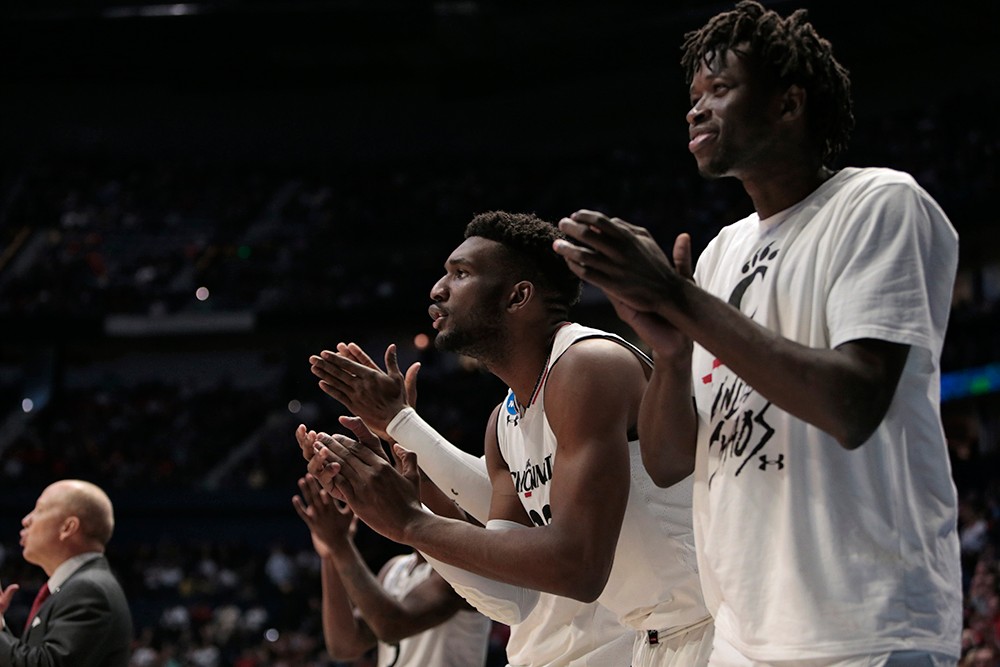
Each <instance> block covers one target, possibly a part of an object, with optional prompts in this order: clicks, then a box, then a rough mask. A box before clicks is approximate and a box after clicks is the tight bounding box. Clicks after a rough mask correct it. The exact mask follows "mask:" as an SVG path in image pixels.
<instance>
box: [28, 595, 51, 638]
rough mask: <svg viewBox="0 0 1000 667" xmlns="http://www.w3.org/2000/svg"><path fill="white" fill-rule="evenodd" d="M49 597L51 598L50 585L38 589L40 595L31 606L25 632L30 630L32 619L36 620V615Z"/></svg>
mask: <svg viewBox="0 0 1000 667" xmlns="http://www.w3.org/2000/svg"><path fill="white" fill-rule="evenodd" d="M47 597H49V585H48V583H45V584H42V587H41V588H39V589H38V595H36V596H35V601H34V602H33V603H32V604H31V611H29V612H28V620H27V621H25V622H24V631H25V632H27V631H28V628H30V627H31V619H33V618H35V614H37V613H38V608H39V607H41V606H42V603H43V602H45V598H47Z"/></svg>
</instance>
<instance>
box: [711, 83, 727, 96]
mask: <svg viewBox="0 0 1000 667" xmlns="http://www.w3.org/2000/svg"><path fill="white" fill-rule="evenodd" d="M728 90H729V84H725V83H713V84H712V92H713V93H715V94H716V95H723V94H725V93H726V92H727V91H728Z"/></svg>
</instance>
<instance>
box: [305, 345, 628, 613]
mask: <svg viewBox="0 0 1000 667" xmlns="http://www.w3.org/2000/svg"><path fill="white" fill-rule="evenodd" d="M644 386H645V376H644V374H643V371H642V368H641V366H640V364H639V362H638V360H636V359H635V357H633V356H632V354H631V353H630V352H628V351H627V350H625V349H624V348H621V347H620V346H619V345H616V344H614V343H611V342H608V341H598V340H594V341H584V342H581V343H578V344H577V345H574V346H573V348H571V350H570V351H568V352H567V353H566V354H564V355H563V357H562V358H561V359H560V361H559V363H558V364H556V366H555V367H554V368H553V371H552V372H551V373H550V376H549V384H548V388H547V390H546V404H547V408H548V411H549V421H550V425H551V426H552V429H553V431H554V433H555V435H556V437H557V438H558V439H559V450H558V456H557V457H556V461H555V464H554V465H555V468H554V471H553V480H554V481H553V487H552V491H551V495H550V500H551V510H552V517H553V518H552V522H551V523H550V524H549V525H546V526H541V527H536V528H510V529H504V530H490V531H487V530H484V529H482V528H479V527H477V526H473V525H470V524H468V523H465V522H460V521H455V520H449V519H445V518H442V517H438V516H435V515H433V514H431V513H430V512H427V511H425V510H423V509H422V508H421V507H420V503H419V499H418V498H416V490H415V489H414V488H413V483H412V481H407V480H406V479H404V478H403V476H402V475H400V473H397V472H396V471H394V470H393V469H392V468H391V467H389V466H388V465H387V464H385V462H384V461H381V460H378V459H377V458H376V457H373V456H371V454H370V452H366V450H365V449H364V448H363V447H356V446H355V445H353V444H351V443H350V442H349V441H346V439H344V438H334V439H331V441H330V443H328V444H327V449H325V450H323V451H322V452H320V454H321V455H322V456H323V457H324V458H325V459H326V460H327V461H328V462H331V463H333V465H334V468H335V469H334V473H335V474H333V475H332V477H331V479H332V481H333V482H334V483H335V484H336V485H337V488H338V489H340V490H341V491H342V492H343V493H344V495H345V496H346V497H347V498H348V501H349V502H350V503H351V506H352V507H353V508H354V510H355V512H357V513H358V515H359V516H361V517H362V518H363V519H364V521H365V522H366V523H368V525H370V526H371V527H372V528H374V529H375V530H376V531H378V532H380V533H382V534H383V535H385V536H386V537H388V538H389V539H392V540H395V541H398V542H403V543H405V544H409V545H411V546H413V547H415V548H416V549H419V550H420V551H421V552H424V553H427V554H428V555H430V556H432V557H434V558H436V559H438V560H441V561H444V562H446V563H450V564H452V565H455V566H457V567H460V568H462V569H465V570H468V571H470V572H474V573H476V574H480V575H483V576H487V577H491V578H494V579H497V580H498V581H502V582H505V583H510V584H514V585H517V586H523V587H527V588H533V589H535V590H540V591H546V592H550V593H555V594H557V595H564V596H567V597H573V598H576V599H579V600H583V601H592V600H594V599H596V597H597V596H598V595H599V594H600V593H601V591H602V590H603V588H604V584H605V582H606V581H607V576H608V573H609V572H610V568H611V564H612V561H613V556H614V551H615V546H616V544H617V540H618V532H619V530H620V528H621V519H622V516H623V513H624V510H625V504H626V502H627V499H628V489H629V463H628V451H627V432H628V428H629V426H630V424H631V423H634V421H635V420H636V418H637V413H638V405H639V401H640V400H641V395H642V391H643V389H644ZM586 406H591V407H594V406H600V409H586ZM321 463H322V460H318V461H317V462H316V463H314V464H312V465H313V466H314V468H316V469H318V464H321ZM414 475H415V473H414ZM493 475H494V480H495V481H496V483H497V484H499V483H500V482H501V480H503V479H504V474H503V473H500V472H499V471H497V470H496V469H494V471H493ZM506 479H507V483H508V484H509V483H510V481H509V474H506ZM400 480H403V481H402V482H401V481H400ZM494 502H495V503H496V508H495V509H493V508H491V518H508V516H507V515H508V512H509V511H511V509H512V507H513V504H512V503H511V498H510V497H509V494H508V493H505V492H502V491H498V489H495V490H494ZM526 553H531V554H537V555H538V556H537V557H536V558H531V559H525V558H524V554H526Z"/></svg>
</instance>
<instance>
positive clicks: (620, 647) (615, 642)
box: [507, 593, 635, 667]
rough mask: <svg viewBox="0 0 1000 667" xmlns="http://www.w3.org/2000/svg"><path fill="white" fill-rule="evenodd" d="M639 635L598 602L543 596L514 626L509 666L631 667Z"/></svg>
mask: <svg viewBox="0 0 1000 667" xmlns="http://www.w3.org/2000/svg"><path fill="white" fill-rule="evenodd" d="M634 641H635V633H634V632H633V631H632V630H631V629H629V628H626V627H624V626H622V625H621V624H620V623H619V622H618V619H617V618H616V617H615V615H614V614H613V613H612V612H611V611H609V610H608V609H606V608H604V607H602V606H601V605H599V604H597V603H596V602H591V603H589V604H587V603H583V602H580V601H579V600H573V599H571V598H566V597H561V596H559V595H553V594H551V593H540V594H539V596H538V602H537V604H536V605H535V608H534V609H533V610H532V611H531V613H530V614H528V616H527V618H525V619H524V620H523V621H522V622H520V623H517V624H516V625H512V626H510V638H509V639H508V640H507V660H508V664H509V665H510V667H619V666H620V667H628V665H629V664H630V662H631V660H632V645H633V643H634Z"/></svg>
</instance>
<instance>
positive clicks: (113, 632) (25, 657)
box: [0, 480, 132, 667]
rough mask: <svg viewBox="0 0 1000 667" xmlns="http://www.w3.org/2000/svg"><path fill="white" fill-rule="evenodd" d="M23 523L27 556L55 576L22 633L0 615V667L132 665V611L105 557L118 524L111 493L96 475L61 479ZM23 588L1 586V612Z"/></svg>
mask: <svg viewBox="0 0 1000 667" xmlns="http://www.w3.org/2000/svg"><path fill="white" fill-rule="evenodd" d="M21 525H22V526H23V528H22V530H21V547H22V549H23V553H24V560H26V561H28V562H29V563H32V564H34V565H37V566H39V567H41V568H42V569H43V570H45V574H47V575H48V576H49V580H48V582H47V583H46V585H45V587H43V589H42V591H40V592H39V596H38V598H36V604H35V605H33V607H32V611H31V614H30V615H29V617H28V622H27V624H26V625H25V628H24V631H23V632H22V633H21V638H20V639H18V638H17V637H16V636H15V634H14V632H13V631H12V630H15V629H12V628H9V627H7V623H6V621H4V620H3V618H2V616H0V623H2V625H3V629H2V631H0V667H34V666H36V665H38V666H41V665H46V666H49V665H51V666H53V667H57V666H58V667H126V666H127V665H128V662H129V654H130V644H131V641H132V615H131V613H130V612H129V608H128V602H127V601H126V600H125V593H124V592H123V591H122V588H121V585H120V584H119V583H118V581H117V580H116V579H115V577H114V575H113V574H111V569H110V567H109V566H108V561H107V559H105V557H104V547H105V546H106V545H107V543H108V540H110V539H111V533H112V532H113V531H114V527H115V518H114V510H113V509H112V507H111V500H110V499H109V498H108V496H107V494H106V493H104V491H102V490H101V489H100V488H99V487H97V486H95V485H93V484H91V483H89V482H83V481H80V480H62V481H59V482H56V483H54V484H52V485H50V486H49V487H47V488H46V489H45V490H44V491H43V492H42V495H41V496H39V497H38V500H37V501H36V502H35V508H34V509H33V510H31V512H29V513H28V514H27V516H25V517H24V519H22V520H21ZM18 588H19V587H18V585H17V584H12V585H11V586H8V587H7V588H6V589H4V588H2V587H0V615H2V614H3V613H4V612H6V611H7V609H8V608H9V607H10V602H11V599H12V598H13V597H14V593H15V592H17V590H18Z"/></svg>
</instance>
